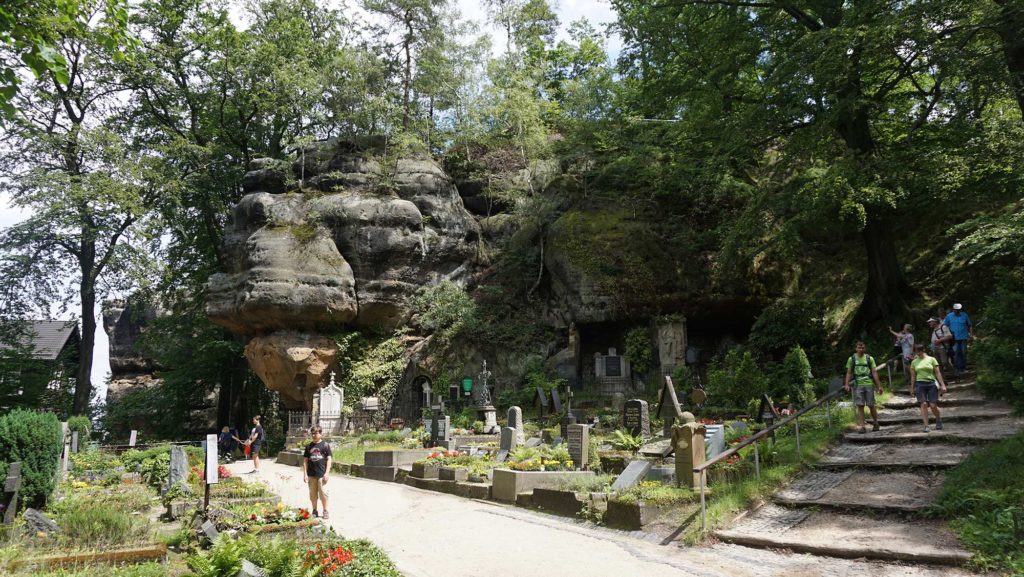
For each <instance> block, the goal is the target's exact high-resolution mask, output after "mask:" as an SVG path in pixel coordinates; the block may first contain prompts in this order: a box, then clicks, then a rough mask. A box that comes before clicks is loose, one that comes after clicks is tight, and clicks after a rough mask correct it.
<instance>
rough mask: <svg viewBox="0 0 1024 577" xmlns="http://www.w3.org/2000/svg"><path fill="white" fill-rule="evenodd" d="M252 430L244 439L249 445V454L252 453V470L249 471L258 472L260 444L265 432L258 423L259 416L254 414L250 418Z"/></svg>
mask: <svg viewBox="0 0 1024 577" xmlns="http://www.w3.org/2000/svg"><path fill="white" fill-rule="evenodd" d="M252 424H253V427H252V432H251V433H249V438H248V439H247V440H246V441H245V444H246V445H248V446H249V454H250V455H252V471H249V472H250V473H259V472H260V446H261V445H262V444H263V439H265V438H266V434H265V433H264V432H263V426H262V425H260V416H259V415H256V416H255V417H253V418H252Z"/></svg>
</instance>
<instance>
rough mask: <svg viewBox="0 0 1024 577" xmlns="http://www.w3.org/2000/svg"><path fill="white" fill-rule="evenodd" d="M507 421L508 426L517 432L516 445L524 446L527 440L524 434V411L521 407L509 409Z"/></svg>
mask: <svg viewBox="0 0 1024 577" xmlns="http://www.w3.org/2000/svg"><path fill="white" fill-rule="evenodd" d="M506 420H507V424H508V426H509V427H512V428H513V429H515V430H516V443H517V444H522V443H523V442H524V441H525V439H526V437H525V435H524V434H523V410H522V409H521V408H519V407H509V409H508V415H507V417H506Z"/></svg>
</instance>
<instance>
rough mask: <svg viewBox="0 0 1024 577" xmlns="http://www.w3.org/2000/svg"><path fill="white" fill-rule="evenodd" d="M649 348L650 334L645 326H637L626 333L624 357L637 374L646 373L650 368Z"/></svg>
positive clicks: (650, 356)
mask: <svg viewBox="0 0 1024 577" xmlns="http://www.w3.org/2000/svg"><path fill="white" fill-rule="evenodd" d="M651 348H652V345H651V334H650V331H648V330H647V329H646V328H644V327H637V328H635V329H632V330H631V331H629V332H628V333H626V358H627V359H629V366H630V368H632V370H633V371H635V372H636V373H637V374H638V375H644V374H647V371H649V370H650V368H651V360H652V355H651Z"/></svg>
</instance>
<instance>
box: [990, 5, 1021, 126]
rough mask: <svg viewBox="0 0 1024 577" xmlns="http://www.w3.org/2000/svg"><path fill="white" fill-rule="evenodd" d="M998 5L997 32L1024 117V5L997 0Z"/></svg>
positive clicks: (1018, 104)
mask: <svg viewBox="0 0 1024 577" xmlns="http://www.w3.org/2000/svg"><path fill="white" fill-rule="evenodd" d="M996 4H998V5H999V19H998V21H997V23H996V32H997V33H998V34H999V38H1001V39H1002V41H1003V55H1004V56H1005V57H1006V68H1007V69H1008V70H1009V72H1010V85H1011V86H1012V87H1013V93H1014V96H1016V98H1017V106H1018V107H1019V108H1020V113H1021V116H1024V4H1022V3H1021V2H1020V0H996Z"/></svg>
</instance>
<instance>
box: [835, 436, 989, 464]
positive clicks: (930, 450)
mask: <svg viewBox="0 0 1024 577" xmlns="http://www.w3.org/2000/svg"><path fill="white" fill-rule="evenodd" d="M975 449H976V447H975V446H972V445H953V444H949V443H939V442H936V443H927V444H920V443H916V444H912V445H911V444H898V443H844V444H842V445H837V446H835V447H832V448H831V449H829V451H828V452H826V453H825V455H824V456H822V458H821V459H820V460H819V461H818V462H817V463H815V466H816V467H818V468H830V469H840V468H865V469H875V468H880V469H908V468H917V467H930V468H944V467H953V466H956V465H958V464H960V462H961V461H963V460H964V459H966V458H967V456H968V455H970V454H971V453H972V452H974V450H975Z"/></svg>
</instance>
